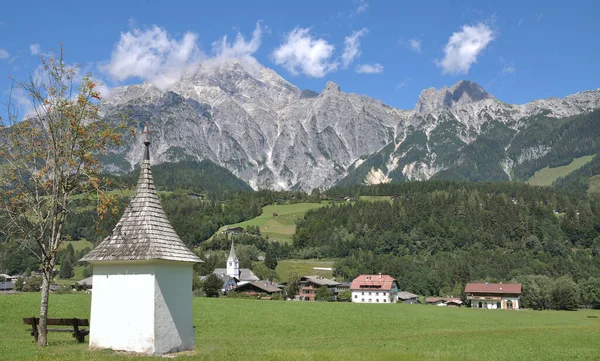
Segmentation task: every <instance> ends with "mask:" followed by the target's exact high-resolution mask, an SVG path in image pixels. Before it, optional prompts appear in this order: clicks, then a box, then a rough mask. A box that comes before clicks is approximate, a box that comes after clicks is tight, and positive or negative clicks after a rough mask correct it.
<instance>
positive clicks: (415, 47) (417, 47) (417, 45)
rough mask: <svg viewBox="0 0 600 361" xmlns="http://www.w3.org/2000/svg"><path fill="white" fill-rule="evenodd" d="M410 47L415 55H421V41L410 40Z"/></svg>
mask: <svg viewBox="0 0 600 361" xmlns="http://www.w3.org/2000/svg"><path fill="white" fill-rule="evenodd" d="M408 47H409V48H410V50H412V51H414V52H415V53H420V52H421V40H418V39H410V40H409V41H408Z"/></svg>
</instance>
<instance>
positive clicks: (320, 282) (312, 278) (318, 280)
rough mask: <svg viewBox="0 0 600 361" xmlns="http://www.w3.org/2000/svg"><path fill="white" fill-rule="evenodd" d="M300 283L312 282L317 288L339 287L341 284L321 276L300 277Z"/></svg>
mask: <svg viewBox="0 0 600 361" xmlns="http://www.w3.org/2000/svg"><path fill="white" fill-rule="evenodd" d="M300 282H312V283H314V284H317V285H319V286H339V285H341V283H339V282H336V281H334V280H330V279H328V278H323V277H321V276H302V277H301V278H300Z"/></svg>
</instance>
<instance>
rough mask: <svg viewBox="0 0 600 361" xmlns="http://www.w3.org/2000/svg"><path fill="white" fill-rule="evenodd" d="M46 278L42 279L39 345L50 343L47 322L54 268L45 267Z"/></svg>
mask: <svg viewBox="0 0 600 361" xmlns="http://www.w3.org/2000/svg"><path fill="white" fill-rule="evenodd" d="M43 272H44V277H43V278H44V280H43V281H42V289H41V291H42V302H41V304H40V323H39V325H38V343H37V345H38V346H46V345H47V344H48V338H47V335H48V330H47V326H46V323H47V321H48V296H49V295H50V277H51V275H52V270H50V272H48V270H46V269H44V270H43Z"/></svg>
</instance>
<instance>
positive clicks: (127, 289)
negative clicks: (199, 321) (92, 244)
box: [90, 263, 191, 353]
mask: <svg viewBox="0 0 600 361" xmlns="http://www.w3.org/2000/svg"><path fill="white" fill-rule="evenodd" d="M93 284H94V288H93V291H92V292H93V295H92V308H91V315H90V322H91V325H92V327H91V328H90V348H112V349H116V350H125V351H134V352H143V353H153V352H154V275H153V271H152V266H151V265H150V264H131V263H128V264H112V265H106V264H100V263H98V264H94V275H93ZM190 298H191V297H190Z"/></svg>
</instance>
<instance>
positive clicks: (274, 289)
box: [233, 280, 283, 296]
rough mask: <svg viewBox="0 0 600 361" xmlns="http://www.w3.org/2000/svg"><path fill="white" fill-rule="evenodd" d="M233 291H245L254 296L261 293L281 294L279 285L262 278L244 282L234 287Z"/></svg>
mask: <svg viewBox="0 0 600 361" xmlns="http://www.w3.org/2000/svg"><path fill="white" fill-rule="evenodd" d="M233 292H238V293H246V294H248V295H256V296H259V295H261V294H266V295H269V296H274V295H276V294H277V295H279V296H282V295H283V289H282V288H281V286H280V285H278V284H275V283H273V282H271V281H263V280H259V281H254V282H247V283H244V284H243V285H240V286H237V287H236V288H234V289H233Z"/></svg>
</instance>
